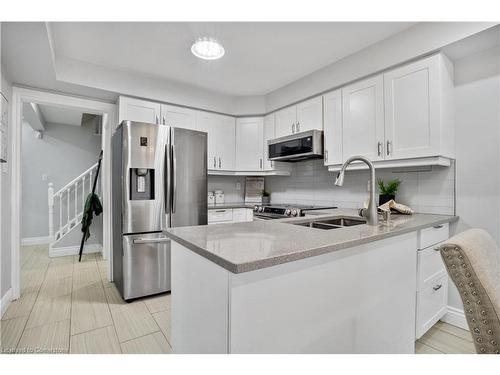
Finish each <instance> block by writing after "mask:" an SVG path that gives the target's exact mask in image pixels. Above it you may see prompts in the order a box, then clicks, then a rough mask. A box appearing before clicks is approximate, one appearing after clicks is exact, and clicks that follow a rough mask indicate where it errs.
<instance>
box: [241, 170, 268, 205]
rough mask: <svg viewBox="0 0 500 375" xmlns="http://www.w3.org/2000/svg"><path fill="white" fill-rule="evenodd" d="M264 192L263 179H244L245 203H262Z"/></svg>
mask: <svg viewBox="0 0 500 375" xmlns="http://www.w3.org/2000/svg"><path fill="white" fill-rule="evenodd" d="M263 190H264V177H249V176H247V177H246V178H245V203H257V204H261V203H262V191H263Z"/></svg>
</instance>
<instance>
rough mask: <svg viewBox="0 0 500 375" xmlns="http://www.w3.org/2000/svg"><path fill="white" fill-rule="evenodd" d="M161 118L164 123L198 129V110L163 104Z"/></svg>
mask: <svg viewBox="0 0 500 375" xmlns="http://www.w3.org/2000/svg"><path fill="white" fill-rule="evenodd" d="M161 120H162V124H163V125H168V126H174V127H176V128H184V129H191V130H198V129H197V127H196V111H194V110H192V109H189V108H184V107H177V106H174V105H168V104H162V105H161Z"/></svg>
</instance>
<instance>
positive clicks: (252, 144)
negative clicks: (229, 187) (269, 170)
mask: <svg viewBox="0 0 500 375" xmlns="http://www.w3.org/2000/svg"><path fill="white" fill-rule="evenodd" d="M263 128H264V119H263V118H262V117H247V118H239V119H236V170H238V171H262V170H263V169H264V156H263V151H264V150H263V147H262V145H263V142H264V140H263V131H264V129H263Z"/></svg>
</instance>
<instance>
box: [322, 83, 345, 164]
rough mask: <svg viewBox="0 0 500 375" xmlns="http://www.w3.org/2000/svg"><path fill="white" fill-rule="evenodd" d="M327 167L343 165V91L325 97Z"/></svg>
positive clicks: (324, 126) (324, 116) (324, 122)
mask: <svg viewBox="0 0 500 375" xmlns="http://www.w3.org/2000/svg"><path fill="white" fill-rule="evenodd" d="M323 131H324V162H325V165H334V164H342V162H343V159H342V91H341V90H335V91H332V92H330V93H328V94H326V95H324V96H323Z"/></svg>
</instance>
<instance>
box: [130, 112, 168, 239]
mask: <svg viewBox="0 0 500 375" xmlns="http://www.w3.org/2000/svg"><path fill="white" fill-rule="evenodd" d="M122 125H123V136H122V147H123V150H122V155H123V163H122V184H123V196H122V205H123V206H122V230H123V232H122V233H124V234H128V233H138V232H157V231H161V230H162V229H165V228H167V227H168V221H169V219H168V215H167V214H166V212H165V183H164V181H165V165H166V155H165V147H166V145H168V144H169V138H170V127H168V126H163V125H155V124H147V123H142V122H132V121H124V122H123V124H122Z"/></svg>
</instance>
